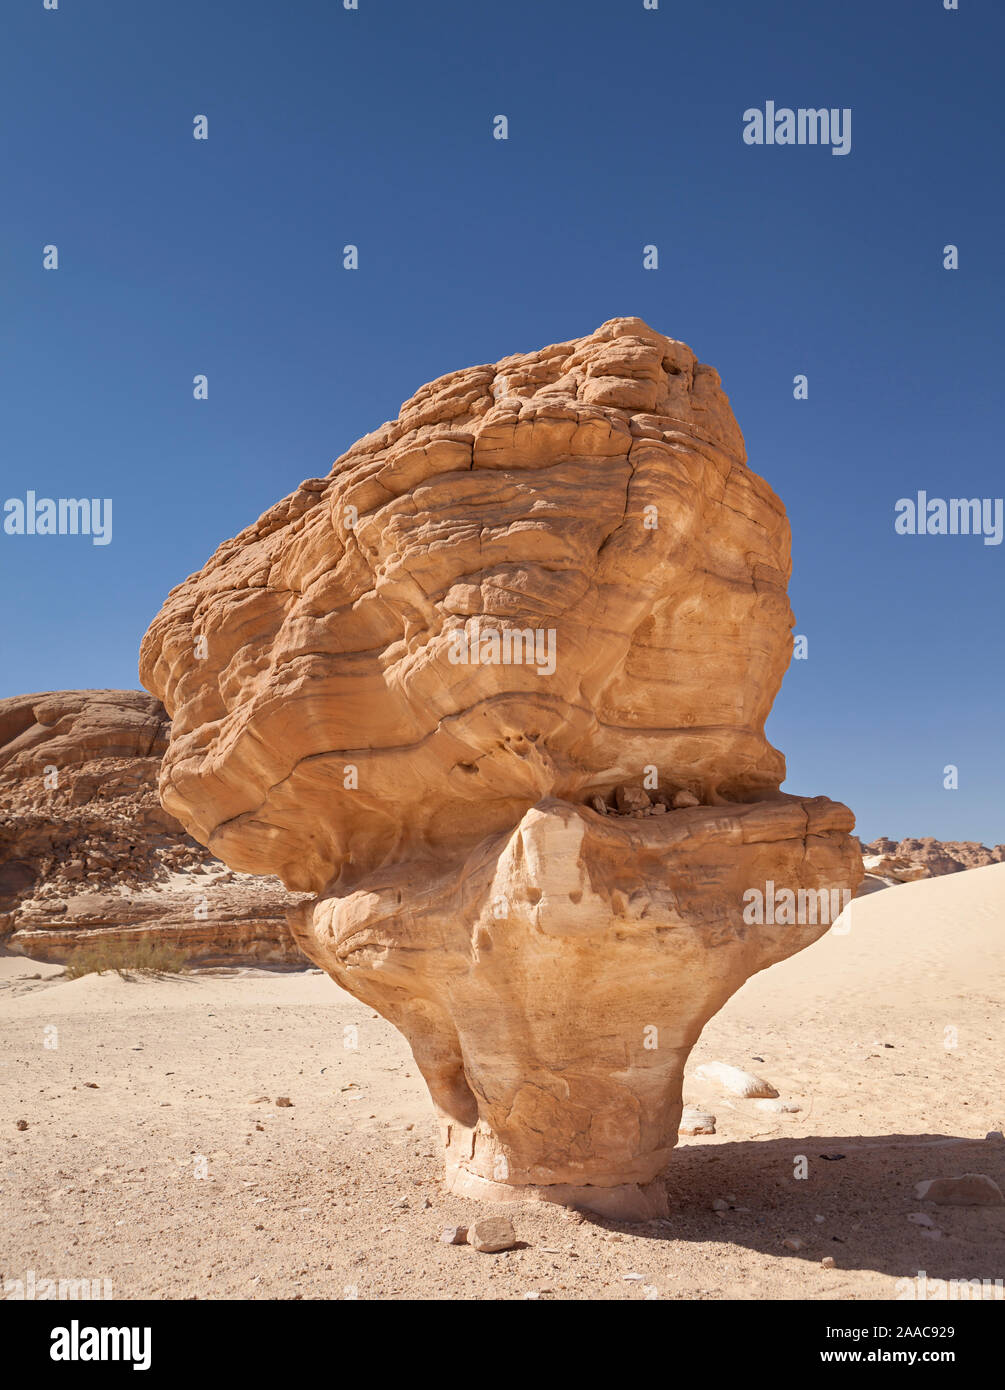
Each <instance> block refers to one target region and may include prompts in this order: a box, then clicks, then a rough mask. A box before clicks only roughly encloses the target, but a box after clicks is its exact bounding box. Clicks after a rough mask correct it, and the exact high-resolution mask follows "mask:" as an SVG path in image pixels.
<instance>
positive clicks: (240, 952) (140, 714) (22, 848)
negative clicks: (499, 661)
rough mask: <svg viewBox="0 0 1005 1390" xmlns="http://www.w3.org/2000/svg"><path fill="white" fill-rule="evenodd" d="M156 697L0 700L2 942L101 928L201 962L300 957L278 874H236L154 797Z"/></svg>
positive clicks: (38, 944) (50, 951)
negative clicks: (171, 946) (267, 876)
mask: <svg viewBox="0 0 1005 1390" xmlns="http://www.w3.org/2000/svg"><path fill="white" fill-rule="evenodd" d="M168 728H169V724H168V719H167V715H166V714H165V711H164V707H163V705H161V703H160V701H158V700H155V699H153V698H152V697H151V696H149V695H147V694H145V693H144V692H143V691H139V690H64V691H56V692H51V693H48V694H39V695H19V696H14V697H13V698H10V699H5V700H0V944H2V945H3V946H4V947H5V948H6V949H8V950H13V951H16V952H20V953H21V954H24V955H28V956H32V957H35V958H37V959H41V960H49V961H62V960H65V959H66V957H67V956H68V955H69V953H70V952H71V951H72V950H73V949H74V947H76V946H78V945H81V944H84V943H85V942H94V941H96V940H100V939H102V938H104V937H113V938H114V939H115V940H116V941H130V940H133V941H135V940H140V939H148V938H150V937H154V938H156V939H157V940H159V941H168V942H171V943H172V944H175V945H177V946H178V947H179V949H181V950H182V951H184V953H185V954H186V955H187V956H188V957H189V959H190V960H193V961H197V962H199V963H201V964H211V963H224V962H228V963H229V962H237V961H254V960H275V961H288V960H302V959H303V957H302V956H301V955H300V952H299V951H298V950H297V948H296V946H295V944H294V943H293V941H292V938H291V937H290V934H289V931H288V929H287V926H286V920H285V912H286V908H287V907H288V906H289V905H290V903H291V902H292V901H295V900H294V899H291V897H290V895H289V894H288V893H287V892H286V891H285V889H284V888H283V886H282V884H280V883H279V882H278V880H274V879H273V880H263V879H258V878H254V877H252V876H250V875H237V874H234V873H233V872H232V871H231V870H229V869H227V867H226V866H225V865H223V864H221V863H220V862H219V861H218V860H216V859H214V858H213V856H212V855H210V854H208V853H207V851H206V850H205V849H204V847H203V846H202V845H200V844H198V843H197V842H196V841H195V840H193V839H192V838H191V837H190V836H189V835H186V834H185V832H184V831H183V830H182V828H181V826H180V825H179V824H178V823H177V821H176V820H174V818H173V817H172V816H170V815H169V814H168V813H167V812H166V811H165V810H164V809H163V808H162V806H161V805H160V802H159V799H158V797H157V791H156V786H157V775H158V771H159V768H160V762H161V757H162V755H163V752H164V750H165V748H166V746H167V737H168Z"/></svg>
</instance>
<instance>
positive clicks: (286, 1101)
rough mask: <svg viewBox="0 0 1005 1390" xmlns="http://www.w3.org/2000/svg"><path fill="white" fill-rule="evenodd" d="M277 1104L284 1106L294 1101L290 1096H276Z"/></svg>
mask: <svg viewBox="0 0 1005 1390" xmlns="http://www.w3.org/2000/svg"><path fill="white" fill-rule="evenodd" d="M276 1104H277V1105H283V1106H291V1105H292V1104H293V1102H292V1101H291V1100H290V1098H289V1096H276Z"/></svg>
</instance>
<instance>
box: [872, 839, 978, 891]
mask: <svg viewBox="0 0 1005 1390" xmlns="http://www.w3.org/2000/svg"><path fill="white" fill-rule="evenodd" d="M862 853H863V855H864V856H865V857H866V860H867V861H869V860H871V861H872V863H871V866H870V864H869V863H868V862H867V863H866V871H867V872H868V873H875V874H879V875H880V876H882V875H883V874H884V873H885V871H886V868H890V869H891V871H892V869H893V868H894V867H897V866H900V865H905V864H914V865H916V866H917V867H918V868H919V869H920V870H921V872H920V873H918V874H916V875H914V877H916V878H938V877H940V876H941V875H942V874H958V873H962V872H963V871H964V870H965V869H982V868H984V866H985V865H986V864H1001V863H1003V862H1005V845H995V846H994V847H993V848H991V849H989V848H988V847H987V845H980V844H977V842H976V841H974V840H934V839H932V837H931V836H928V837H926V838H925V839H921V840H900V841H896V840H890V839H887V838H886V837H885V836H882V837H880V839H878V840H873V841H872V842H871V843H866V842H863V844H862ZM891 876H892V877H895V878H896V877H897V875H896V874H893V873H892V872H891ZM902 881H906V880H902Z"/></svg>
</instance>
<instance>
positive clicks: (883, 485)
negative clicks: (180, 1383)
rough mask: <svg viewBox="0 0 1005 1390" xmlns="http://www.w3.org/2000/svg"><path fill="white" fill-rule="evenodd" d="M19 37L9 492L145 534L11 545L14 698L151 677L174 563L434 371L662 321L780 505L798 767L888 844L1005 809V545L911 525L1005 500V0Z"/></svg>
mask: <svg viewBox="0 0 1005 1390" xmlns="http://www.w3.org/2000/svg"><path fill="white" fill-rule="evenodd" d="M2 30H3V44H2V50H0V119H2V127H3V132H4V140H3V142H2V143H3V153H2V155H0V176H2V186H3V189H4V198H3V200H2V205H0V370H2V389H0V470H2V472H0V501H2V500H3V499H6V498H10V497H22V498H23V497H24V496H25V494H26V492H27V490H29V489H31V490H33V491H35V492H36V494H37V495H39V496H51V497H61V496H62V497H78V496H81V495H84V494H86V495H88V496H93V497H111V498H112V499H113V540H112V543H111V544H110V545H107V546H95V545H92V544H91V542H90V540H89V539H88V538H86V537H70V536H66V537H42V536H10V535H5V534H2V533H0V595H2V598H0V605H2V619H3V621H2V624H0V695H11V694H18V693H21V692H24V691H30V690H49V689H61V688H67V687H73V688H86V687H119V686H122V687H133V686H136V685H137V675H136V655H137V648H138V644H139V640H140V638H141V636H142V634H143V632H144V630H145V628H146V626H147V624H148V623H149V621H150V619H151V618H152V617H153V615H154V614H155V612H156V611H157V609H158V607H159V606H160V603H161V601H162V599H163V597H164V596H165V594H166V593H167V591H168V589H169V588H170V587H171V586H172V585H174V584H175V583H177V582H178V581H179V580H181V579H183V578H184V577H185V576H186V575H188V574H189V573H191V572H192V571H193V570H196V569H198V568H199V567H200V566H201V564H202V563H203V562H204V561H205V559H206V558H207V557H208V556H209V555H210V553H211V552H212V551H213V550H214V549H215V547H216V545H217V544H218V543H219V542H220V541H221V540H223V539H225V538H227V537H229V536H232V535H234V534H235V533H236V532H237V531H238V530H240V529H241V528H242V527H243V526H245V525H246V524H247V523H248V522H250V521H252V520H254V519H255V518H256V517H257V516H258V515H259V514H260V513H261V512H262V511H263V510H264V509H265V508H266V507H267V506H269V505H270V504H271V503H272V502H274V501H276V500H277V499H278V498H280V497H281V496H283V495H285V494H286V493H287V492H288V491H290V490H291V489H292V488H293V487H295V485H296V484H297V483H298V482H299V481H300V479H301V478H304V477H309V476H316V475H319V474H324V473H326V472H327V471H328V468H329V467H330V465H331V462H332V460H333V459H334V458H335V457H336V456H337V455H338V454H339V453H341V452H342V451H343V450H344V449H345V448H346V447H348V445H349V444H350V443H351V442H352V441H353V440H354V439H356V438H357V437H358V436H359V435H361V434H363V433H366V432H367V431H368V430H370V429H372V428H374V427H375V426H376V425H377V424H379V423H381V422H383V421H384V420H386V419H389V418H393V417H394V415H395V414H396V413H397V410H398V407H399V405H400V403H401V402H402V401H403V400H404V399H406V398H407V397H408V396H409V395H410V394H412V392H413V391H414V390H415V389H416V388H417V387H418V386H419V385H420V384H421V383H423V382H425V381H428V380H430V379H431V378H433V377H435V376H437V375H440V374H442V373H443V372H447V371H451V370H454V369H455V368H458V367H462V366H467V365H470V364H472V363H477V362H490V361H495V360H496V359H498V358H499V357H501V356H503V355H504V354H506V353H509V352H516V351H524V350H528V349H533V348H536V347H540V346H542V345H543V344H545V343H550V342H554V341H558V340H562V339H565V338H570V337H575V336H578V335H580V334H584V333H588V332H590V331H591V330H592V329H594V328H595V327H596V326H597V325H598V324H600V323H601V322H602V321H603V320H605V319H608V318H612V317H615V316H618V315H627V314H638V315H640V316H641V317H643V318H645V319H646V320H647V321H648V322H649V323H651V324H652V325H653V326H654V327H655V328H658V329H659V330H660V331H662V332H664V333H667V334H669V335H670V336H671V337H675V338H680V339H682V340H683V341H685V342H687V343H688V344H689V345H690V346H691V347H692V348H693V349H694V350H695V352H696V353H697V354H698V356H699V357H700V358H701V359H702V360H703V361H706V362H711V363H712V364H713V365H714V366H716V367H717V368H718V370H719V371H720V373H721V375H722V378H723V383H724V386H725V388H726V390H727V392H728V393H729V396H730V399H731V401H732V404H733V408H734V410H735V413H736V416H737V418H738V420H739V422H740V425H741V428H742V429H743V432H744V435H745V437H746V441H747V448H748V454H749V459H750V463H751V466H752V467H753V468H754V469H755V470H756V471H757V472H759V473H760V474H762V475H763V476H764V477H765V478H766V479H767V480H768V481H769V482H770V483H771V485H772V486H773V487H774V489H775V490H776V491H777V492H778V493H779V495H780V496H781V498H782V500H783V501H784V503H785V505H786V507H787V509H788V513H789V516H790V519H791V522H792V529H793V554H794V574H793V579H792V585H791V590H790V593H791V598H792V604H793V608H794V610H795V613H796V630H797V632H799V633H801V634H805V635H806V636H807V637H808V641H809V656H808V659H807V660H805V661H801V662H794V663H793V665H792V667H791V668H790V670H789V673H788V675H787V677H786V680H785V684H784V686H783V689H782V692H781V694H780V695H779V697H778V700H777V702H776V705H775V709H774V711H773V713H772V716H771V719H770V720H769V723H768V733H769V736H770V737H771V739H772V741H773V742H774V743H775V744H776V745H777V746H778V747H780V748H781V749H782V750H783V751H784V752H785V754H786V756H787V759H788V767H789V777H788V781H787V783H786V788H787V789H788V790H791V791H797V792H800V793H808V794H827V795H830V796H833V797H835V798H838V799H841V800H845V801H847V802H848V804H849V805H851V806H852V807H853V809H854V810H855V811H856V813H857V814H858V817H859V831H860V833H861V834H862V835H863V836H864V837H865V838H872V837H873V836H875V835H878V834H884V833H885V834H890V835H893V836H895V837H899V836H902V835H926V834H931V835H936V836H938V837H940V838H944V839H956V838H959V839H964V838H966V839H983V840H985V841H986V842H989V843H997V842H999V841H1002V840H1005V816H1003V814H1002V798H1001V794H1000V789H1001V786H1002V781H1003V773H1005V753H1003V742H1002V737H1001V729H1002V695H1001V692H1002V688H1003V684H1005V670H1003V667H1005V660H1003V654H1002V640H1001V611H1002V590H1003V584H1002V575H1003V565H1005V546H986V545H984V544H983V543H982V541H981V539H980V538H977V537H972V536H970V537H964V536H938V537H933V536H898V535H896V534H895V533H894V529H893V520H894V504H895V502H896V501H897V499H898V498H900V497H904V496H913V495H914V494H915V493H916V492H917V491H918V490H919V489H924V490H926V491H927V492H928V494H929V495H930V496H933V497H935V496H938V497H950V496H967V497H995V496H1000V495H1001V494H1002V493H1003V491H1005V486H1003V468H1002V438H1003V434H1005V421H1003V407H1002V391H1001V381H1002V377H1003V367H1005V363H1003V348H1002V335H1001V293H1000V291H1001V284H1002V247H1003V246H1005V228H1003V201H1005V200H1003V193H1002V186H1001V178H1000V168H1001V162H1002V149H1001V135H1000V131H1001V128H1002V121H1001V111H1000V100H1001V67H1000V65H1001V57H1000V55H1001V51H1002V41H1003V39H1005V11H1003V10H1002V8H1001V6H1000V5H999V4H997V3H994V2H993V0H960V9H959V10H958V11H956V12H947V11H946V10H944V8H943V3H942V0H882V3H881V4H877V3H876V0H841V2H840V3H837V0H831V3H825V0H818V3H813V4H809V3H806V0H763V3H755V0H733V2H732V3H725V2H724V0H721V2H720V3H713V2H712V0H708V3H698V0H694V3H686V0H660V6H659V9H658V10H657V11H654V12H653V11H646V10H644V9H643V5H642V0H576V2H575V3H571V0H569V2H568V3H558V2H557V0H507V3H505V4H493V3H490V0H407V3H406V0H359V9H358V11H356V12H351V11H350V12H347V11H345V10H344V9H343V8H342V5H341V3H340V0H296V2H295V3H293V0H213V4H212V5H206V4H205V3H203V2H202V0H199V2H198V3H197V2H196V0H172V3H171V4H160V5H137V4H136V3H135V0H104V3H94V4H83V3H80V0H60V4H59V9H58V10H57V11H45V10H44V9H43V5H42V0H21V3H17V4H14V3H11V4H8V5H7V6H5V7H4V15H3V20H2ZM769 99H770V100H773V101H774V102H775V103H776V105H777V106H789V107H800V106H805V107H840V108H845V107H849V108H851V110H852V149H851V152H850V154H848V155H847V156H845V157H835V156H833V155H832V154H831V153H830V151H829V150H828V149H827V148H821V147H808V146H804V147H798V146H797V147H782V146H774V147H771V148H769V147H752V146H747V145H745V144H744V143H743V140H742V138H741V132H742V126H743V121H742V116H743V112H744V111H745V110H746V109H747V108H749V107H755V106H757V107H761V108H762V109H763V106H764V103H765V102H766V101H767V100H769ZM497 114H505V115H506V116H507V117H508V119H509V125H510V130H509V135H510V138H509V140H508V141H505V142H504V141H497V140H494V139H493V138H492V120H493V117H494V116H495V115H497ZM196 115H206V116H207V117H208V120H209V139H208V140H207V141H195V140H193V138H192V128H193V127H192V123H193V117H194V116H196ZM350 242H351V243H354V244H356V245H357V246H358V247H359V255H360V268H359V270H358V271H346V270H344V269H343V267H342V247H343V246H344V245H345V244H346V243H350ZM650 243H652V244H656V245H657V246H658V247H659V255H660V268H659V270H658V271H645V270H643V268H642V248H643V246H645V245H646V244H650ZM949 243H953V244H956V245H958V246H959V256H960V268H959V269H958V270H956V271H947V270H945V269H944V268H943V256H942V249H943V247H944V246H945V245H946V244H949ZM49 244H55V245H57V246H58V249H59V268H58V270H54V271H52V270H50V271H46V270H43V268H42V248H43V246H45V245H49ZM196 373H205V374H206V375H207V376H208V379H209V398H208V399H207V400H205V401H195V400H194V399H193V396H192V379H193V376H194V375H195V374H196ZM797 373H805V374H806V376H807V377H808V383H809V397H808V399H807V400H805V401H796V400H794V399H793V377H794V376H795V375H796V374H797ZM947 764H955V765H956V766H958V768H959V788H958V789H957V790H953V791H950V790H945V789H944V788H943V768H944V767H945V766H946V765H947Z"/></svg>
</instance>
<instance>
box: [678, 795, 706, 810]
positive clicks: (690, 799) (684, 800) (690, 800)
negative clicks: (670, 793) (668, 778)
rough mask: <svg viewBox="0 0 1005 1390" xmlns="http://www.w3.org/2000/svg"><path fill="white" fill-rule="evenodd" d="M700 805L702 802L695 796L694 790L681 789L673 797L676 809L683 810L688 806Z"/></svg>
mask: <svg viewBox="0 0 1005 1390" xmlns="http://www.w3.org/2000/svg"><path fill="white" fill-rule="evenodd" d="M700 805H701V802H700V801H699V800H698V798H697V797H696V796H695V794H694V792H689V791H680V792H678V793H677V795H676V796H675V797H674V799H673V806H674V810H675V811H683V810H684V808H685V807H686V806H700Z"/></svg>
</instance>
